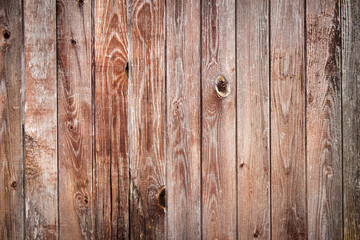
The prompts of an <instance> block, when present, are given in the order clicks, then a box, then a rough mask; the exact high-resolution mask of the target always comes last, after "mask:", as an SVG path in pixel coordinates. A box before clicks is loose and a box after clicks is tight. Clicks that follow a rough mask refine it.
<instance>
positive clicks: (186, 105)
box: [166, 0, 201, 239]
mask: <svg viewBox="0 0 360 240" xmlns="http://www.w3.org/2000/svg"><path fill="white" fill-rule="evenodd" d="M166 6H167V7H166V8H167V20H166V23H167V30H166V45H167V57H166V66H167V71H166V73H167V90H166V91H167V94H166V96H167V111H166V112H167V174H166V175H167V186H168V191H167V195H168V199H167V202H168V212H167V219H168V220H167V222H168V228H167V232H168V236H167V237H168V239H200V238H201V229H200V228H201V227H200V224H201V223H200V222H201V220H200V218H201V209H200V204H201V195H200V190H201V186H200V178H201V172H200V163H201V158H200V157H201V154H200V129H201V127H200V110H201V109H200V107H201V106H200V96H201V92H200V90H201V88H200V83H201V79H200V64H201V63H200V27H201V22H200V14H201V12H200V1H198V2H196V1H195V2H191V1H185V0H180V1H177V0H168V1H167V3H166Z"/></svg>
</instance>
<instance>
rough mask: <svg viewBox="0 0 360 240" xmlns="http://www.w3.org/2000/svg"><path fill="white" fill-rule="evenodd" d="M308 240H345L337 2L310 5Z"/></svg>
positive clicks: (307, 122)
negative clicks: (343, 238) (343, 236)
mask: <svg viewBox="0 0 360 240" xmlns="http://www.w3.org/2000/svg"><path fill="white" fill-rule="evenodd" d="M306 30H307V33H306V42H307V47H306V50H307V51H306V88H307V89H306V90H307V99H306V110H307V111H306V131H307V134H306V135H307V154H306V156H307V205H308V214H307V215H308V238H309V239H342V162H341V81H340V35H339V34H340V32H339V30H340V26H339V2H338V1H337V0H327V1H322V2H319V1H307V3H306Z"/></svg>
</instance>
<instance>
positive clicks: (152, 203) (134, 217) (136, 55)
mask: <svg viewBox="0 0 360 240" xmlns="http://www.w3.org/2000/svg"><path fill="white" fill-rule="evenodd" d="M130 85H131V86H130V87H129V88H130V93H129V95H130V109H131V110H130V121H129V123H130V124H129V126H130V140H129V144H130V145H129V146H130V156H131V157H130V159H131V161H130V164H131V183H130V188H131V190H130V191H131V215H130V216H131V238H132V239H144V238H145V239H165V236H166V235H165V233H166V232H165V231H166V230H165V219H166V217H165V213H166V208H167V207H166V195H168V194H167V193H166V191H167V189H166V186H165V185H166V168H165V165H166V162H165V153H166V152H165V137H166V132H165V130H166V129H165V119H166V114H165V91H166V88H165V1H164V0H154V1H151V2H150V1H144V0H134V1H132V2H131V58H130Z"/></svg>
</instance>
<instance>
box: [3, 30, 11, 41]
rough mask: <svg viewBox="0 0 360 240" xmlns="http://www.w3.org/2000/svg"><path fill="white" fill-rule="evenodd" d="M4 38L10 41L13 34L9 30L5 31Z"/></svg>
mask: <svg viewBox="0 0 360 240" xmlns="http://www.w3.org/2000/svg"><path fill="white" fill-rule="evenodd" d="M3 36H4V38H5V39H6V40H8V39H9V38H10V37H11V33H10V32H9V31H8V30H4V31H3Z"/></svg>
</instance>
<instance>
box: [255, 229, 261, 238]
mask: <svg viewBox="0 0 360 240" xmlns="http://www.w3.org/2000/svg"><path fill="white" fill-rule="evenodd" d="M259 235H260V233H259V231H258V230H256V231H255V233H254V238H257V237H259Z"/></svg>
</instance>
